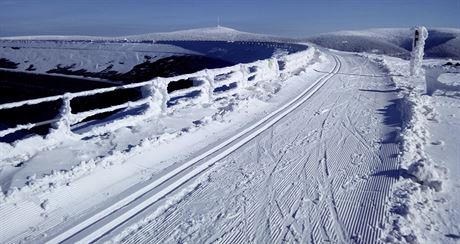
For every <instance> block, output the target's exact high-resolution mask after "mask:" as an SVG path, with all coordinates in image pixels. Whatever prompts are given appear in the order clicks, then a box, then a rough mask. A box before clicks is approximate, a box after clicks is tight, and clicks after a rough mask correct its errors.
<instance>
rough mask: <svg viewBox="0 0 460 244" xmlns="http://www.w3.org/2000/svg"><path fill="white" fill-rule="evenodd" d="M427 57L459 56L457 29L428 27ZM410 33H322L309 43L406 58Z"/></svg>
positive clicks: (392, 30)
mask: <svg viewBox="0 0 460 244" xmlns="http://www.w3.org/2000/svg"><path fill="white" fill-rule="evenodd" d="M428 32H429V34H428V39H427V40H426V49H425V55H426V57H450V58H459V57H460V46H459V45H458V44H459V41H460V29H454V28H428ZM411 38H412V32H411V31H410V29H409V28H405V29H403V28H382V29H369V30H356V31H339V32H333V33H325V34H321V35H318V36H313V37H310V38H308V39H307V40H308V41H311V42H313V43H316V44H318V45H320V46H324V47H327V48H332V49H337V50H342V51H350V52H370V53H379V54H387V55H392V56H399V57H408V55H409V51H410V50H411V42H412V39H411Z"/></svg>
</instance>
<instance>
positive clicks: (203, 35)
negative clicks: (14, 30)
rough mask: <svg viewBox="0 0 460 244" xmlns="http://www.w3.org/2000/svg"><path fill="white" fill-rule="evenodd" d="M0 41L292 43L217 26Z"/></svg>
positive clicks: (287, 40)
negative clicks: (112, 35) (134, 33)
mask: <svg viewBox="0 0 460 244" xmlns="http://www.w3.org/2000/svg"><path fill="white" fill-rule="evenodd" d="M0 40H98V41H104V40H107V41H116V40H128V41H142V40H151V41H172V40H177V41H179V40H199V41H204V40H206V41H279V42H293V41H296V40H295V39H293V38H286V37H279V36H272V35H265V34H255V33H249V32H242V31H238V30H235V29H232V28H228V27H224V26H217V27H207V28H198V29H190V30H181V31H173V32H160V33H147V34H139V35H129V36H120V37H103V36H58V35H46V36H14V37H1V38H0Z"/></svg>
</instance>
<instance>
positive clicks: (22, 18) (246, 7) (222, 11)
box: [0, 0, 460, 37]
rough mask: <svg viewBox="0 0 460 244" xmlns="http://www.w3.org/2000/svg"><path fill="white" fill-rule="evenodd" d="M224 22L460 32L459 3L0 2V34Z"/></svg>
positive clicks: (111, 32)
mask: <svg viewBox="0 0 460 244" xmlns="http://www.w3.org/2000/svg"><path fill="white" fill-rule="evenodd" d="M219 16H220V19H221V24H222V25H224V26H228V27H232V28H235V29H238V30H242V31H249V32H257V33H267V34H275V35H283V36H293V37H304V36H308V35H312V34H316V33H321V32H330V31H336V30H351V29H364V28H371V27H410V26H413V25H426V26H428V27H456V28H459V27H460V0H431V1H429V0H367V1H365V0H361V1H357V0H341V1H340V0H331V1H328V0H313V1H307V0H304V1H302V0H231V1H219V0H125V1H121V0H99V1H98V0H79V1H73V0H34V1H33V0H0V36H14V35H49V34H52V35H105V36H117V35H128V34H140V33H148V32H163V31H173V30H180V29H190V28H197V27H209V26H215V25H217V18H218V17H219Z"/></svg>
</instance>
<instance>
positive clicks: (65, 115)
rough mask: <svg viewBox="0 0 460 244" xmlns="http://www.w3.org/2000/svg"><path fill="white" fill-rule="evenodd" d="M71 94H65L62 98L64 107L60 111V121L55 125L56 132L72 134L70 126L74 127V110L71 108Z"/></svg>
mask: <svg viewBox="0 0 460 244" xmlns="http://www.w3.org/2000/svg"><path fill="white" fill-rule="evenodd" d="M71 99H72V96H71V94H70V93H65V94H64V96H63V97H62V105H61V108H60V109H59V114H58V121H56V122H55V123H54V124H53V128H54V129H55V131H60V132H62V133H64V134H70V133H72V131H71V130H70V126H71V125H72V108H71V107H70V100H71Z"/></svg>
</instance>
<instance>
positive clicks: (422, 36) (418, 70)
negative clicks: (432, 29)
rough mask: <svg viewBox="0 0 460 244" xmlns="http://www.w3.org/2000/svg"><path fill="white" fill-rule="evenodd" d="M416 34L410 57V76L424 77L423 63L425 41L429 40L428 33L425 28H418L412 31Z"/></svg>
mask: <svg viewBox="0 0 460 244" xmlns="http://www.w3.org/2000/svg"><path fill="white" fill-rule="evenodd" d="M411 30H412V31H413V34H414V39H413V40H412V52H411V55H410V56H411V57H410V75H411V76H420V75H422V61H423V55H424V48H425V40H426V39H427V38H428V31H427V29H426V28H425V27H424V26H417V27H413V28H412V29H411Z"/></svg>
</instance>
